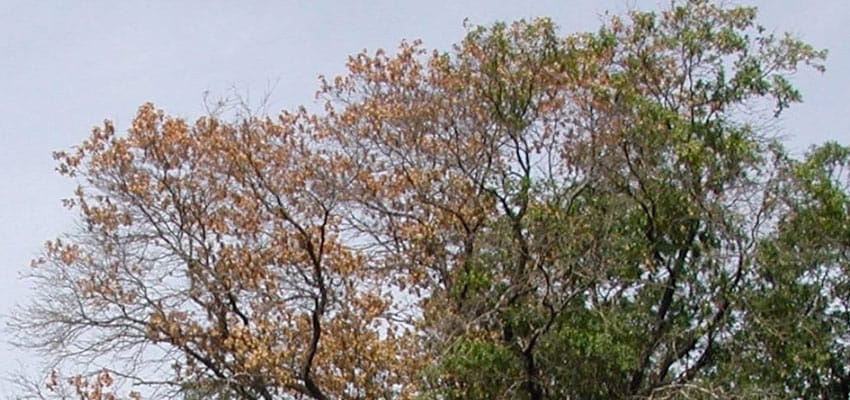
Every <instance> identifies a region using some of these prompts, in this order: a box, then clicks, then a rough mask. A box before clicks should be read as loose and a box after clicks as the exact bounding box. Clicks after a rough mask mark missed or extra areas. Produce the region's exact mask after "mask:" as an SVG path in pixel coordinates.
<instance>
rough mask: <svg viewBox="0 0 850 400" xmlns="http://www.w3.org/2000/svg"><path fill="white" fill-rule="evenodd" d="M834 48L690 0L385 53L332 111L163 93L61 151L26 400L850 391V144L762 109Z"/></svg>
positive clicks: (21, 322) (502, 27) (776, 103)
mask: <svg viewBox="0 0 850 400" xmlns="http://www.w3.org/2000/svg"><path fill="white" fill-rule="evenodd" d="M824 57H825V52H824V51H820V50H816V49H815V48H813V47H812V46H810V45H808V44H806V43H804V42H801V41H800V40H798V39H796V38H794V37H792V36H789V35H776V34H773V33H770V31H769V30H766V29H765V28H763V27H761V26H759V25H758V24H757V21H756V10H755V9H754V8H748V7H729V6H725V5H718V4H715V3H713V2H710V1H707V0H683V1H680V2H676V3H674V4H672V5H671V6H670V7H669V8H668V9H666V10H663V11H661V12H643V11H633V12H630V13H628V14H627V15H624V16H611V17H609V19H608V20H607V21H605V23H604V24H603V26H602V27H600V28H599V30H598V31H596V32H586V33H576V34H569V35H565V36H564V35H561V34H559V32H558V29H557V27H556V26H554V24H553V22H552V21H550V20H547V19H535V20H529V21H518V22H514V23H498V24H495V25H492V26H488V27H478V26H470V27H468V32H467V35H466V37H465V38H464V39H463V40H462V41H461V42H459V43H458V44H457V45H455V46H454V47H453V48H452V49H451V50H450V51H438V50H433V51H432V50H428V49H426V48H425V47H423V45H422V44H421V43H419V42H403V43H402V44H401V45H400V47H399V48H398V49H397V50H396V51H395V52H392V53H387V52H384V51H381V50H378V51H376V52H374V53H367V52H364V53H361V54H358V55H356V56H353V57H350V58H349V60H348V64H347V65H348V73H347V74H345V75H343V76H339V77H336V78H329V79H324V78H323V79H322V80H321V87H320V90H319V92H318V98H319V99H320V100H321V103H322V105H323V108H322V109H321V110H320V111H310V110H308V109H306V108H301V109H296V110H291V111H283V112H281V113H280V115H277V116H267V115H254V114H251V113H250V112H237V113H235V116H234V115H232V114H233V113H231V114H227V113H211V114H210V115H207V116H203V117H201V118H198V119H197V120H195V121H194V122H191V121H187V120H186V119H184V118H180V117H175V116H172V115H169V114H168V113H167V112H165V111H163V110H160V109H158V108H156V107H155V106H154V105H152V104H145V105H142V106H141V107H140V108H139V111H138V113H137V115H136V117H135V119H134V120H133V122H132V125H131V127H130V128H129V129H128V130H127V132H126V133H124V134H121V133H116V130H115V128H114V127H113V125H112V124H111V123H110V122H108V121H107V122H105V123H104V125H103V126H101V127H98V128H95V129H94V130H93V132H92V134H91V136H90V137H89V138H88V139H87V140H85V141H84V142H83V143H82V144H81V145H79V146H77V147H75V148H73V149H71V150H69V151H65V152H58V153H56V159H57V160H58V162H59V167H58V170H59V172H60V173H62V174H64V175H66V176H68V177H70V178H71V179H74V180H75V181H76V182H78V184H79V186H78V189H77V190H76V191H75V193H74V195H73V196H72V197H71V198H69V199H67V200H65V202H66V205H67V206H68V207H69V208H70V209H72V210H74V211H75V212H77V213H78V214H79V218H80V226H79V229H78V230H76V231H74V232H71V233H69V234H68V235H65V236H63V237H61V238H58V239H55V240H52V241H49V242H48V243H47V245H46V250H45V252H44V255H43V256H42V257H41V258H39V259H38V260H36V261H35V262H34V265H33V267H32V269H31V271H30V279H31V281H32V282H33V283H34V284H35V286H36V287H37V288H39V291H38V292H37V293H35V297H34V298H33V300H32V301H31V302H30V303H29V304H28V305H26V306H24V307H23V308H22V309H21V310H20V312H19V313H17V314H16V316H15V318H13V320H12V321H11V326H12V327H13V329H14V330H15V331H16V332H18V333H19V334H20V335H19V338H18V342H19V343H20V344H22V345H26V346H29V347H31V348H33V349H35V350H37V351H39V353H40V354H41V355H43V356H44V357H45V360H46V365H47V368H48V371H52V372H51V373H50V374H49V377H48V379H47V383H46V386H44V388H43V389H39V387H40V386H39V385H35V386H34V387H33V388H34V390H32V391H31V393H30V394H27V395H22V398H42V399H47V398H65V399H71V398H74V399H88V400H104V399H115V398H118V397H119V394H120V395H126V396H128V398H131V399H138V398H140V397H142V396H143V395H144V396H147V397H150V398H183V399H196V398H204V399H242V400H260V399H262V400H272V399H319V400H324V399H433V400H443V399H445V400H448V399H527V400H542V399H694V398H696V399H702V398H704V399H713V398H811V399H814V398H819V399H847V398H848V397H850V367H848V365H850V363H848V361H850V359H848V357H850V279H849V278H850V274H848V273H850V263H848V261H850V218H848V213H850V174H848V171H850V170H848V168H850V166H848V164H850V147H847V146H844V145H841V144H837V143H827V144H823V145H819V146H815V147H812V148H811V150H810V151H809V152H808V153H807V154H806V155H805V156H804V157H802V158H795V157H793V156H791V155H790V154H789V152H788V151H787V150H785V149H784V147H783V144H782V142H781V140H779V139H778V138H776V136H775V135H774V134H773V132H771V130H770V126H771V125H770V121H771V119H773V118H776V117H777V116H779V115H780V114H781V113H782V112H783V110H785V109H786V108H787V107H789V106H791V105H792V104H793V103H795V102H798V101H800V100H801V94H800V93H799V92H798V90H797V89H796V88H795V87H794V86H793V85H792V83H791V82H790V80H789V77H790V76H791V75H792V74H793V73H794V72H795V71H797V69H798V68H801V67H811V68H815V69H818V70H822V69H823V66H822V61H823V59H824ZM62 373H66V374H67V375H62ZM63 376H64V377H63ZM122 385H123V386H122ZM26 396H30V397H26Z"/></svg>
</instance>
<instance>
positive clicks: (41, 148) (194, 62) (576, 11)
mask: <svg viewBox="0 0 850 400" xmlns="http://www.w3.org/2000/svg"><path fill="white" fill-rule="evenodd" d="M738 2H739V1H735V3H738ZM740 3H741V4H749V5H756V6H758V7H759V8H760V10H761V18H760V21H761V22H762V24H763V25H765V26H766V27H768V28H769V29H775V30H776V31H790V32H793V33H795V34H798V35H799V36H801V37H802V38H803V39H805V40H807V41H809V42H811V43H812V44H814V45H815V46H816V47H821V48H828V49H829V50H830V56H829V60H828V62H827V72H826V73H825V74H823V75H820V74H817V73H812V72H810V71H806V72H802V73H800V74H799V75H798V76H797V77H796V83H797V84H798V86H799V87H800V88H801V90H802V91H803V95H804V98H805V104H802V105H795V106H794V107H793V108H792V109H791V110H789V111H788V112H787V113H786V114H785V116H784V117H783V119H782V121H780V124H779V126H778V129H780V130H781V133H782V134H784V135H788V136H790V137H791V138H792V142H791V146H792V148H794V149H797V150H801V149H804V148H805V147H806V146H807V145H808V144H810V143H817V142H822V141H824V140H828V139H833V140H839V141H841V142H843V143H848V142H850V131H848V127H849V126H850V74H848V71H850V45H848V44H847V40H848V39H850V0H811V1H808V2H802V1H799V0H752V1H740ZM661 4H668V1H666V0H665V1H658V0H647V1H644V0H605V1H593V0H561V1H520V0H503V1H485V0H477V1H462V0H431V1H428V2H405V1H398V0H377V1H342V0H339V1H330V0H324V1H311V2H308V1H302V2H295V1H229V2H225V1H165V0H161V1H145V2H141V1H120V2H118V1H106V0H101V1H83V0H78V1H72V0H66V1H58V0H56V1H31V0H0V111H2V113H3V116H2V118H0V139H1V140H0V171H2V177H0V206H2V208H0V259H2V260H3V264H2V269H0V313H8V312H10V310H11V309H10V306H11V305H13V304H14V303H20V302H23V301H25V300H26V296H27V294H28V291H27V288H26V284H25V283H22V282H21V281H19V280H18V278H17V276H18V274H19V272H20V271H22V270H23V269H25V268H27V267H28V263H29V260H30V259H31V258H33V257H34V256H36V255H37V254H38V252H39V250H40V249H41V244H42V243H43V242H44V240H46V239H49V238H52V237H54V236H56V235H58V234H60V233H61V232H63V231H68V230H72V229H73V218H72V215H71V214H70V213H69V212H67V211H66V210H64V209H63V208H62V207H61V206H60V199H61V198H63V197H67V195H68V194H69V193H70V191H71V186H72V185H71V182H69V181H67V180H66V179H64V178H61V177H59V176H58V175H57V174H56V173H55V172H54V171H53V168H54V166H55V164H54V162H53V160H52V158H51V152H53V151H54V150H60V149H65V148H67V147H69V146H71V145H74V144H76V143H79V142H80V141H82V140H83V139H84V138H85V137H86V136H87V135H88V133H89V131H90V129H91V127H92V126H94V125H96V124H99V123H100V122H101V121H103V119H104V118H108V119H112V120H114V121H115V122H116V125H117V129H118V130H124V129H126V127H127V123H128V121H129V120H130V118H131V116H132V115H133V114H134V113H135V111H136V108H137V107H138V106H139V105H140V104H141V103H143V102H146V101H152V102H154V103H156V104H157V105H158V106H159V107H161V108H164V109H165V110H167V111H168V112H169V113H172V114H176V115H181V116H186V117H192V118H194V117H196V116H198V115H200V114H201V113H202V112H203V110H204V108H203V93H204V92H205V91H209V92H210V93H211V95H213V96H224V95H227V94H228V91H229V89H231V88H233V87H235V88H237V90H239V91H240V92H241V93H246V92H247V91H249V92H250V93H251V94H252V96H253V97H254V98H255V99H256V98H257V97H259V96H260V95H261V94H262V93H263V92H264V91H266V90H267V88H269V86H270V84H275V90H274V92H273V95H272V97H271V100H272V101H271V106H272V107H271V111H276V110H279V109H281V108H285V107H291V106H294V105H298V104H310V103H311V102H312V99H313V93H314V91H315V89H316V88H317V80H316V77H317V75H318V74H325V75H331V76H332V75H335V74H338V73H341V72H342V71H343V67H344V64H345V61H346V57H347V56H348V55H350V54H353V53H356V52H357V51H359V50H360V49H363V48H368V49H370V50H374V49H376V48H379V47H382V48H387V49H393V48H395V47H396V45H397V44H398V43H399V41H400V40H402V39H408V40H412V39H417V38H419V39H422V40H424V42H425V45H426V46H428V47H432V48H434V47H436V48H441V49H448V47H449V46H450V45H451V44H452V43H454V42H456V41H458V40H460V39H461V38H462V36H463V33H464V29H463V27H462V21H463V19H464V18H467V17H468V18H469V19H470V21H471V22H473V23H481V24H486V23H490V22H493V21H497V20H515V19H518V18H523V17H535V16H550V17H552V18H554V19H555V21H557V22H558V24H559V25H560V26H561V30H562V32H563V33H568V32H573V31H579V30H588V29H595V28H596V27H598V25H599V22H600V17H599V16H600V14H601V13H602V12H604V11H605V10H610V11H612V12H622V11H623V10H625V9H627V8H628V7H630V6H637V7H638V8H641V9H657V8H659V6H660V5H661ZM0 339H2V338H0ZM16 359H17V360H19V361H22V362H24V363H28V362H31V360H28V359H27V356H26V355H24V354H21V353H17V352H14V351H13V349H9V348H8V346H7V347H4V348H0V374H4V373H6V372H8V371H10V370H11V369H12V368H14V367H15V366H16V365H17V363H16V361H15V360H16Z"/></svg>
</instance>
